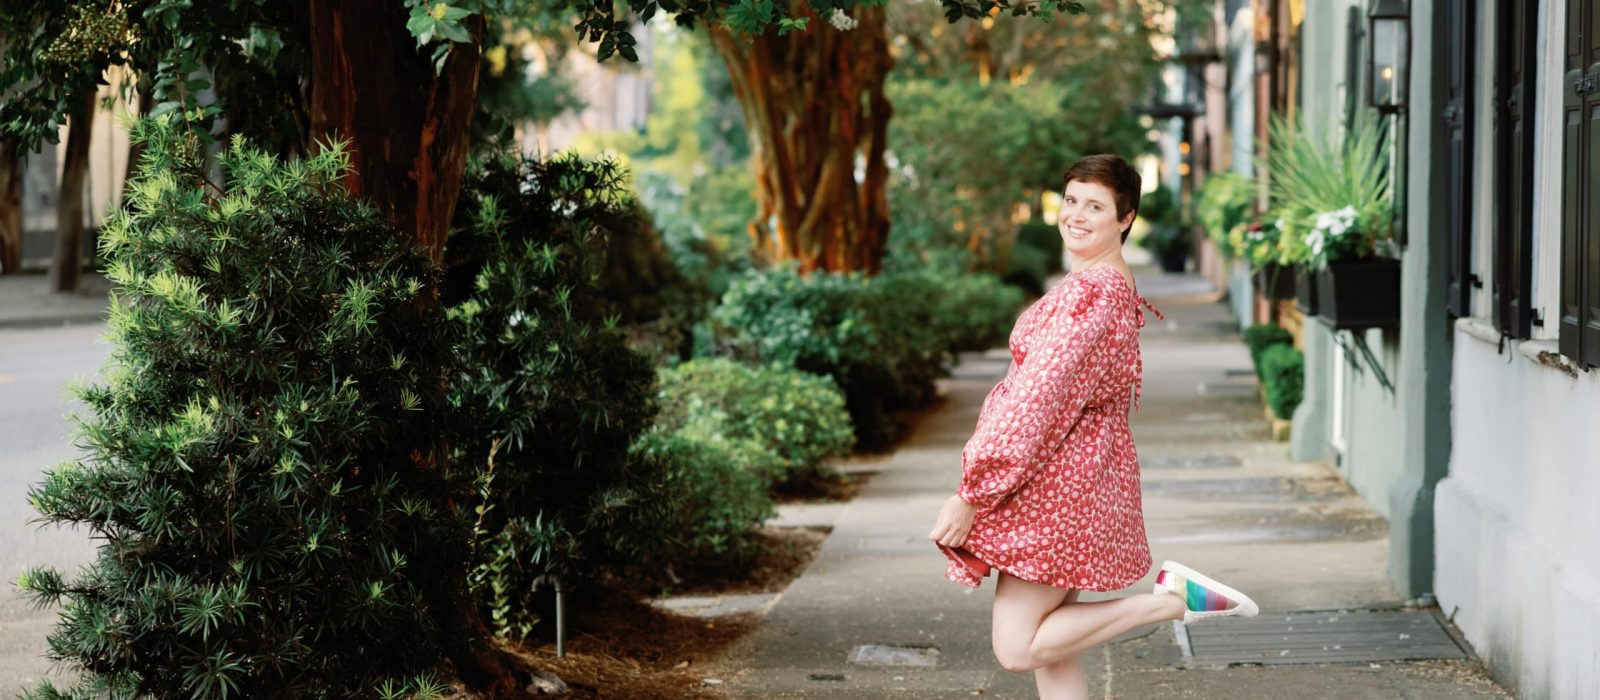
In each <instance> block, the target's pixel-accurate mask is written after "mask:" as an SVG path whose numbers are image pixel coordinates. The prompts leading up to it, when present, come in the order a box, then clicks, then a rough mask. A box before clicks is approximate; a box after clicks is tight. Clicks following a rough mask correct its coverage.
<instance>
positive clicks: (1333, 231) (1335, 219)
mask: <svg viewBox="0 0 1600 700" xmlns="http://www.w3.org/2000/svg"><path fill="white" fill-rule="evenodd" d="M1355 223H1356V209H1355V207H1349V206H1347V207H1345V208H1343V209H1340V210H1338V211H1329V212H1323V213H1321V214H1318V215H1317V226H1316V228H1317V230H1319V231H1326V232H1327V233H1328V236H1329V237H1330V238H1338V237H1340V236H1343V235H1344V232H1345V231H1348V230H1350V227H1351V226H1354V225H1355Z"/></svg>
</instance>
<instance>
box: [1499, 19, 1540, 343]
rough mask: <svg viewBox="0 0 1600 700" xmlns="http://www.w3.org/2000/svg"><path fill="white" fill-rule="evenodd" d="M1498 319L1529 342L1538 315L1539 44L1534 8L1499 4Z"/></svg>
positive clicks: (1511, 333)
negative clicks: (1535, 266) (1535, 192)
mask: <svg viewBox="0 0 1600 700" xmlns="http://www.w3.org/2000/svg"><path fill="white" fill-rule="evenodd" d="M1497 5H1498V7H1497V8H1496V9H1497V11H1496V15H1497V16H1496V20H1495V26H1496V27H1497V30H1496V31H1495V37H1496V47H1495V183H1496V190H1497V192H1496V194H1495V197H1494V202H1495V205H1496V206H1495V227H1494V228H1495V237H1494V243H1495V255H1494V286H1493V295H1494V317H1495V325H1496V326H1498V327H1499V328H1500V332H1502V333H1505V334H1507V335H1509V336H1511V337H1513V338H1527V337H1529V335H1530V330H1531V328H1532V320H1533V319H1532V316H1533V298H1532V297H1533V290H1532V286H1533V285H1532V280H1533V129H1532V128H1531V125H1532V124H1533V123H1534V95H1533V86H1534V65H1535V63H1536V62H1535V60H1534V44H1535V42H1534V41H1533V39H1534V38H1535V37H1534V36H1533V35H1531V33H1530V31H1531V30H1532V28H1533V21H1534V19H1535V18H1534V17H1533V16H1532V14H1533V10H1534V9H1536V8H1535V7H1534V6H1532V4H1531V3H1527V2H1524V1H1523V0H1497Z"/></svg>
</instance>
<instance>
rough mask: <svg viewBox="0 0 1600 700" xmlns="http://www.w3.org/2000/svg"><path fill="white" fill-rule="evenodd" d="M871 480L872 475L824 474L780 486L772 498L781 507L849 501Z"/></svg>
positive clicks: (774, 491)
mask: <svg viewBox="0 0 1600 700" xmlns="http://www.w3.org/2000/svg"><path fill="white" fill-rule="evenodd" d="M869 478H871V475H870V474H846V473H842V472H824V473H821V474H817V475H815V476H813V477H811V478H808V479H802V480H798V481H790V482H786V483H782V484H779V485H778V486H777V487H776V488H774V489H773V493H772V498H773V500H774V501H777V502H778V504H780V505H784V504H790V503H837V502H843V501H848V500H851V499H853V498H855V497H856V494H858V493H861V487H863V486H865V485H866V483H867V479H869Z"/></svg>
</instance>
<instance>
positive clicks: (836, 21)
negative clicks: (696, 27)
mask: <svg viewBox="0 0 1600 700" xmlns="http://www.w3.org/2000/svg"><path fill="white" fill-rule="evenodd" d="M828 21H829V22H830V23H832V24H833V26H834V28H835V29H838V30H839V31H841V32H848V31H850V30H852V29H855V28H856V20H855V19H854V18H852V17H851V16H850V15H847V14H845V13H844V10H840V9H835V10H834V11H833V15H832V16H830V17H828Z"/></svg>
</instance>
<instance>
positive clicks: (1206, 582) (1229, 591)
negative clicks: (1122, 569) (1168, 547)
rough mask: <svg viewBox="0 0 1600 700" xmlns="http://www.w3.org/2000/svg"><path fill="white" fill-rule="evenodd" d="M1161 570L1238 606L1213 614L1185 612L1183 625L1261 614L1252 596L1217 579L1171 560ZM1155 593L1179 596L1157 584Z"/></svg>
mask: <svg viewBox="0 0 1600 700" xmlns="http://www.w3.org/2000/svg"><path fill="white" fill-rule="evenodd" d="M1161 570H1163V571H1171V572H1172V573H1175V574H1178V575H1181V576H1183V577H1184V578H1185V579H1188V580H1190V581H1193V582H1195V583H1198V584H1200V585H1201V586H1204V587H1206V588H1208V589H1210V590H1212V591H1215V592H1216V593H1218V594H1220V595H1221V596H1222V597H1224V598H1227V599H1228V600H1231V601H1233V602H1235V603H1237V604H1238V605H1235V606H1234V607H1233V608H1231V609H1228V610H1215V611H1212V612H1195V611H1193V610H1185V611H1184V612H1183V624H1186V625H1187V624H1189V623H1191V622H1194V621H1196V620H1203V619H1206V618H1208V617H1255V616H1256V615H1258V614H1260V613H1261V608H1260V607H1259V606H1257V605H1256V602H1255V601H1254V600H1251V599H1250V596H1247V595H1245V594H1243V593H1240V592H1239V591H1237V590H1234V589H1233V588H1232V587H1229V586H1224V585H1222V584H1221V583H1219V582H1217V580H1216V579H1213V578H1211V577H1210V576H1207V575H1205V574H1202V573H1200V572H1198V571H1195V570H1194V569H1191V568H1189V567H1187V566H1184V565H1182V564H1179V563H1178V562H1175V561H1171V560H1168V561H1164V562H1161ZM1155 592H1157V593H1169V594H1172V595H1178V594H1177V592H1175V591H1172V590H1170V589H1168V588H1167V587H1166V586H1163V585H1161V584H1160V583H1157V584H1156V591H1155Z"/></svg>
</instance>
